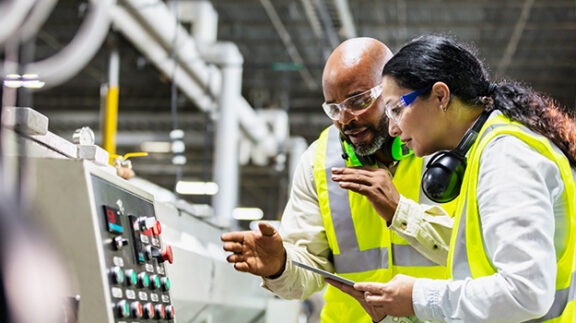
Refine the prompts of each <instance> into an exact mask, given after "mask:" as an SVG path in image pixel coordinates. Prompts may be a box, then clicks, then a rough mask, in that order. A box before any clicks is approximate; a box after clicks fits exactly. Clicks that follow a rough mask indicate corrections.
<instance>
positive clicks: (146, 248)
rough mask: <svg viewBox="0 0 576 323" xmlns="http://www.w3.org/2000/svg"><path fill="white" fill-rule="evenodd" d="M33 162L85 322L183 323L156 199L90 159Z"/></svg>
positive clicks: (40, 207)
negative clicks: (178, 317) (177, 313)
mask: <svg viewBox="0 0 576 323" xmlns="http://www.w3.org/2000/svg"><path fill="white" fill-rule="evenodd" d="M32 160H33V161H34V163H35V164H36V167H35V169H36V172H37V176H36V177H37V189H36V192H37V193H36V205H37V210H36V212H35V213H36V216H37V218H38V220H39V221H40V222H41V224H42V225H43V226H44V227H45V228H47V229H48V231H49V233H50V234H51V235H52V236H53V237H54V239H55V241H56V243H57V244H58V245H59V247H60V249H61V251H62V253H63V256H64V257H65V259H66V264H64V265H65V267H67V268H68V271H69V275H70V281H71V285H72V286H73V287H72V289H73V290H72V291H71V294H72V295H70V296H72V297H73V298H74V299H77V300H78V304H77V313H76V316H77V318H78V322H80V323H92V322H94V323H102V322H118V323H136V322H138V323H146V322H175V310H174V306H173V303H172V299H171V297H170V289H171V282H170V279H169V277H168V275H167V272H166V267H165V265H166V263H168V262H172V251H171V248H170V246H167V245H164V243H163V241H162V226H161V224H160V222H159V221H158V220H157V217H156V212H155V207H154V201H153V198H152V196H151V195H150V194H148V193H146V192H144V191H142V190H140V189H138V188H137V187H134V186H133V185H132V184H130V183H129V182H127V181H125V180H123V179H121V178H119V177H117V176H115V175H114V174H113V173H110V172H109V171H108V170H107V169H106V168H102V167H98V166H96V165H95V164H93V163H91V162H88V161H82V160H64V159H46V158H41V159H32Z"/></svg>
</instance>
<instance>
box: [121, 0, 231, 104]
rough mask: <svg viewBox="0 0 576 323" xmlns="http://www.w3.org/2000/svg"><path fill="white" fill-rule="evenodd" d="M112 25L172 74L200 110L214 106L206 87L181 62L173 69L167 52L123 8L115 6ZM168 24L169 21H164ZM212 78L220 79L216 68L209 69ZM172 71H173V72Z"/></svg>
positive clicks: (161, 68) (163, 70)
mask: <svg viewBox="0 0 576 323" xmlns="http://www.w3.org/2000/svg"><path fill="white" fill-rule="evenodd" d="M113 20H114V25H115V26H116V27H117V28H118V30H119V31H120V32H122V34H123V35H124V36H126V38H128V39H129V40H130V41H131V42H132V44H134V46H136V47H137V48H138V49H139V50H140V52H142V53H144V54H145V55H146V57H147V58H148V59H149V60H150V61H151V62H152V63H154V65H156V67H157V68H158V69H159V70H160V71H161V72H162V73H164V74H165V75H172V74H174V78H175V80H174V81H175V82H176V85H177V86H178V88H179V89H180V90H181V91H182V92H183V93H184V94H185V95H186V96H187V97H188V98H189V99H190V100H191V101H192V102H193V103H194V104H195V105H196V106H197V107H198V108H199V109H200V110H202V111H206V112H209V111H212V110H213V109H214V106H215V102H214V99H213V98H212V96H210V95H209V94H208V93H207V91H206V89H205V88H204V87H202V85H201V84H199V83H198V82H197V80H196V79H194V78H192V77H191V76H190V74H189V73H188V72H187V71H186V70H184V69H183V68H182V66H181V64H184V62H182V61H180V63H181V64H178V66H176V70H175V71H174V63H173V61H172V60H171V59H170V55H168V52H167V51H166V50H165V49H164V48H163V47H162V46H161V45H160V44H159V43H158V41H157V40H156V39H155V38H153V37H152V36H151V35H150V34H149V33H147V32H146V30H145V29H144V28H142V26H141V25H140V24H139V23H138V21H137V20H136V19H135V18H134V17H133V16H132V15H131V14H129V13H128V12H127V11H126V10H125V9H122V8H120V7H117V8H116V9H115V10H114V14H113ZM165 25H170V23H165ZM210 71H211V73H212V75H213V76H212V78H213V79H218V80H219V79H220V75H219V74H218V73H215V72H216V70H214V69H212V70H210ZM173 72H174V73H173Z"/></svg>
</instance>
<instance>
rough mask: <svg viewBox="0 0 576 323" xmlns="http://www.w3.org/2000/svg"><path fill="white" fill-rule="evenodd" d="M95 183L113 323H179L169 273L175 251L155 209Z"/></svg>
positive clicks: (135, 197)
mask: <svg viewBox="0 0 576 323" xmlns="http://www.w3.org/2000/svg"><path fill="white" fill-rule="evenodd" d="M91 181H92V188H93V192H94V202H95V206H96V209H97V211H98V212H99V218H100V233H101V236H102V242H103V244H104V246H103V248H104V254H105V261H106V269H107V272H108V279H109V285H110V296H111V299H112V303H113V304H111V306H112V310H113V311H114V317H115V322H118V323H122V322H126V323H127V322H140V323H146V322H175V320H174V315H175V313H174V307H173V304H172V300H171V298H170V293H169V291H170V288H171V285H170V279H169V278H168V277H167V275H166V268H165V260H168V261H172V258H171V250H170V247H169V246H163V245H162V240H161V224H160V223H159V222H158V221H157V218H156V215H155V212H154V205H153V203H152V202H150V201H148V200H146V199H144V198H142V197H140V196H138V195H135V194H133V193H131V192H129V191H127V190H125V189H123V188H121V187H119V186H117V185H114V184H112V183H110V182H108V181H106V180H104V179H101V178H100V177H98V176H95V175H91ZM167 254H169V255H170V257H169V258H168V256H166V255H167Z"/></svg>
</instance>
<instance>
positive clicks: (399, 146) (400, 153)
mask: <svg viewBox="0 0 576 323" xmlns="http://www.w3.org/2000/svg"><path fill="white" fill-rule="evenodd" d="M390 152H391V153H392V158H394V160H401V159H404V158H406V157H408V156H410V155H412V154H414V152H412V149H410V148H408V147H406V143H404V142H402V141H401V140H400V137H396V138H394V141H393V142H392V148H391V149H390Z"/></svg>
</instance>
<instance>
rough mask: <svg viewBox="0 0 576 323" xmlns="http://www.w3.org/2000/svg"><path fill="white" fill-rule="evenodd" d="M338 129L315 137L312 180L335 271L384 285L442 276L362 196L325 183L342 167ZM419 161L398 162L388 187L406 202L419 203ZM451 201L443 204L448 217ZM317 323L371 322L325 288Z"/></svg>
mask: <svg viewBox="0 0 576 323" xmlns="http://www.w3.org/2000/svg"><path fill="white" fill-rule="evenodd" d="M345 166H350V165H346V161H345V160H344V159H343V158H342V149H341V144H340V138H339V131H338V129H336V127H334V126H331V127H328V128H327V129H326V130H324V131H323V132H322V134H321V135H320V138H319V139H318V142H317V146H316V151H315V157H314V179H315V182H316V189H317V192H318V200H319V204H320V210H321V212H322V219H323V221H324V228H325V230H326V237H327V240H328V244H329V246H330V249H331V251H332V256H333V263H334V268H335V272H336V273H337V274H338V275H340V276H343V277H346V278H348V279H351V280H353V281H356V282H361V281H364V282H368V281H369V282H383V283H384V282H388V281H389V280H390V279H392V278H393V277H394V276H395V275H396V274H399V273H401V274H405V275H410V276H414V277H427V278H434V279H444V278H447V269H446V267H444V266H440V265H438V264H436V263H434V262H432V261H430V260H428V259H427V258H426V257H424V256H422V255H421V254H420V253H419V252H418V251H416V249H414V248H413V247H411V246H410V245H409V244H408V242H406V241H405V240H404V239H402V238H401V237H400V236H398V235H397V234H396V233H395V232H393V231H391V230H389V229H388V228H387V227H386V221H385V220H384V219H383V218H382V217H380V215H378V213H376V211H375V210H374V209H373V207H372V204H370V202H369V201H368V199H367V198H365V197H364V196H363V195H361V194H358V193H354V192H351V191H349V190H345V189H342V188H340V187H339V185H338V183H336V182H334V181H332V180H331V179H330V177H331V172H330V170H331V169H332V168H333V167H345ZM423 167H424V165H423V161H422V159H420V158H417V157H415V156H410V157H407V158H406V159H403V160H401V161H400V162H399V163H398V167H397V169H396V173H395V175H394V179H393V182H394V185H395V186H396V188H397V189H398V191H399V192H400V193H401V194H402V195H403V196H404V197H406V198H409V199H412V200H414V201H419V200H420V197H421V195H423V194H420V180H421V177H422V173H423V172H422V168H423ZM455 204H456V202H455V201H452V202H450V203H447V205H443V207H444V209H445V210H446V211H447V212H448V213H449V214H451V212H450V210H453V209H454V207H455ZM324 299H325V300H326V304H325V306H324V308H323V309H322V313H321V318H322V322H324V323H326V322H339V323H341V322H370V323H371V322H372V320H371V319H370V316H368V314H366V312H365V311H364V309H362V307H361V306H360V305H359V304H358V302H357V301H356V300H355V299H353V298H352V297H351V296H348V295H347V294H345V293H343V292H341V291H340V290H338V289H337V288H334V287H332V286H328V287H327V289H326V292H325V293H324Z"/></svg>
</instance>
